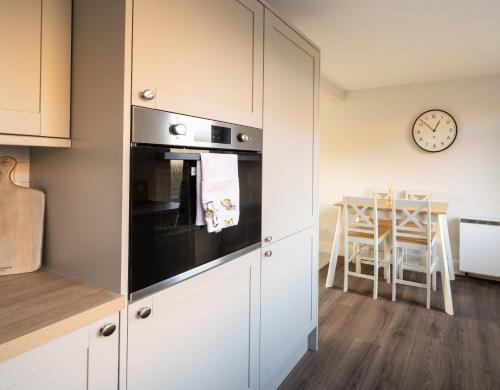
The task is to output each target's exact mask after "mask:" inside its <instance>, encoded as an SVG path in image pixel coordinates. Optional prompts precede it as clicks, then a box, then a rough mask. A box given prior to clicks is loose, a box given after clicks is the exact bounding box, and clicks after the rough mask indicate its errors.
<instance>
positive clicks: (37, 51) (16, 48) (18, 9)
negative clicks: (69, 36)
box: [0, 0, 42, 135]
mask: <svg viewBox="0 0 500 390" xmlns="http://www.w3.org/2000/svg"><path fill="white" fill-rule="evenodd" d="M41 20H42V1H41V0H17V1H2V2H0V53H2V60H1V61H0V133H11V134H28V135H38V134H40V58H41V44H40V37H41V27H42V24H41V23H42V22H41Z"/></svg>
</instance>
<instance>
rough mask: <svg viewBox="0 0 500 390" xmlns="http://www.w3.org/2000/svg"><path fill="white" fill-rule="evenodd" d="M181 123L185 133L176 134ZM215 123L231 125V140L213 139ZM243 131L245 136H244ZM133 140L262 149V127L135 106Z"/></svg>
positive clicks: (227, 126) (209, 146) (225, 125)
mask: <svg viewBox="0 0 500 390" xmlns="http://www.w3.org/2000/svg"><path fill="white" fill-rule="evenodd" d="M180 125H183V126H184V128H185V130H186V131H185V134H175V132H174V131H173V130H172V129H175V128H177V126H180ZM214 126H215V127H221V128H228V129H230V132H231V138H230V139H229V140H228V143H217V142H212V129H213V127H214ZM243 134H244V135H245V137H241V139H240V136H241V135H243ZM243 138H244V139H245V141H243V140H242V139H243ZM131 142H132V143H134V144H135V143H139V144H157V145H169V146H177V147H194V148H204V149H229V150H248V151H253V152H261V151H262V129H257V128H255V127H249V126H242V125H237V124H233V123H227V122H220V121H216V120H211V119H203V118H197V117H193V116H187V115H181V114H176V113H172V112H166V111H160V110H155V109H151V108H144V107H137V106H133V107H132V135H131Z"/></svg>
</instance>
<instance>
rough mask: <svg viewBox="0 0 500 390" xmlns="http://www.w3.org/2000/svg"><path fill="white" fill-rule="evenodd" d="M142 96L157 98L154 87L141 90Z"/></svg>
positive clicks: (148, 98)
mask: <svg viewBox="0 0 500 390" xmlns="http://www.w3.org/2000/svg"><path fill="white" fill-rule="evenodd" d="M141 97H142V98H143V99H145V100H153V99H154V98H155V91H153V90H152V89H145V90H144V91H142V92H141Z"/></svg>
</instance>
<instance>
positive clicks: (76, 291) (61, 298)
mask: <svg viewBox="0 0 500 390" xmlns="http://www.w3.org/2000/svg"><path fill="white" fill-rule="evenodd" d="M124 306H125V298H124V297H123V296H120V295H118V294H114V293H111V292H109V291H106V290H103V289H101V288H96V287H92V286H89V285H87V284H85V283H82V282H79V281H77V280H73V279H70V278H67V277H64V276H60V275H56V274H53V273H50V272H44V271H37V272H31V273H25V274H19V275H9V276H0V362H2V361H5V360H7V359H9V358H11V357H14V356H16V355H18V354H20V353H23V352H27V351H29V350H30V349H33V348H35V347H37V346H39V345H42V344H44V343H46V342H49V341H51V340H53V339H56V338H58V337H61V336H64V335H65V334H67V333H70V332H72V331H73V330H76V329H79V328H81V327H83V326H86V325H89V324H91V323H93V322H95V321H98V320H100V319H102V318H104V317H106V316H108V315H110V314H113V313H115V312H117V311H119V310H121V309H122V308H123V307H124Z"/></svg>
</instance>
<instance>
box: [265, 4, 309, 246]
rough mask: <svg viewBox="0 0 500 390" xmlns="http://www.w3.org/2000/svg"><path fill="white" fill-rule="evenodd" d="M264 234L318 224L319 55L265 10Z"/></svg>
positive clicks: (285, 232) (270, 236)
mask: <svg viewBox="0 0 500 390" xmlns="http://www.w3.org/2000/svg"><path fill="white" fill-rule="evenodd" d="M265 25H266V28H265V45H264V46H265V53H264V112H263V115H264V126H263V129H264V146H263V154H264V158H263V189H262V191H263V194H262V199H263V203H262V235H263V239H264V243H265V244H268V243H269V242H272V241H276V240H279V239H281V238H283V237H286V236H288V235H290V234H293V233H295V232H298V231H300V230H303V229H305V228H307V227H309V226H312V225H313V224H315V223H317V222H316V218H317V207H316V200H315V196H317V178H316V171H317V170H318V166H317V153H318V149H317V137H318V123H317V121H318V115H317V113H318V86H319V52H318V50H317V49H316V48H314V47H313V46H311V45H310V44H309V43H308V42H307V41H306V40H305V39H304V38H302V37H301V36H300V35H299V34H297V33H296V32H295V31H294V30H292V29H291V28H290V27H289V26H288V25H286V24H285V23H283V21H281V19H279V18H278V17H277V16H275V15H274V14H273V13H271V12H270V11H268V10H267V9H266V12H265Z"/></svg>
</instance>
